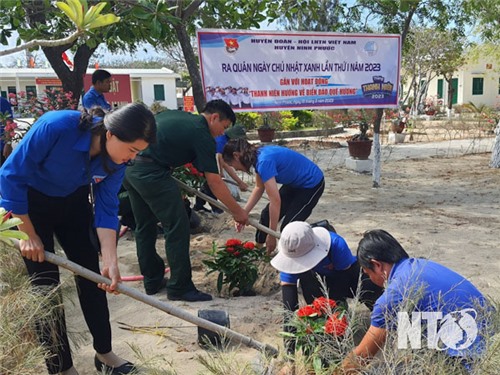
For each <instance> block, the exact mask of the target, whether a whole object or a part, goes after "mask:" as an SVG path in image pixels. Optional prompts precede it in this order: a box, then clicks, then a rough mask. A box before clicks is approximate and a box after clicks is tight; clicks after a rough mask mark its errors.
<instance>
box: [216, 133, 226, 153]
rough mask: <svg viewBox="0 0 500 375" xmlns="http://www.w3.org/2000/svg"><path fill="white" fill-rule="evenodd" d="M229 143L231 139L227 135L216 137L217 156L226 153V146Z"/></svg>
mask: <svg viewBox="0 0 500 375" xmlns="http://www.w3.org/2000/svg"><path fill="white" fill-rule="evenodd" d="M228 141H229V137H228V136H227V135H225V134H222V135H219V136H218V137H215V152H216V153H217V154H222V152H223V151H224V146H225V145H226V143H227V142H228Z"/></svg>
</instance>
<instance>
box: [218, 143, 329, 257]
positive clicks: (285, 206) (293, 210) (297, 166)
mask: <svg viewBox="0 0 500 375" xmlns="http://www.w3.org/2000/svg"><path fill="white" fill-rule="evenodd" d="M222 157H223V159H224V161H225V162H226V163H227V164H229V165H230V166H231V167H233V168H234V169H236V170H239V171H244V172H247V173H250V171H251V169H252V168H254V169H255V174H256V176H255V188H254V189H253V191H252V193H251V195H250V197H249V198H248V201H247V203H246V205H245V208H244V209H245V211H246V212H247V213H250V211H251V210H252V209H253V208H254V207H255V205H256V204H257V202H258V201H259V200H260V198H261V197H262V195H263V194H264V191H265V192H266V193H267V196H268V198H269V204H268V205H266V207H265V208H264V209H263V210H262V212H261V215H260V223H261V224H262V225H264V226H266V227H269V228H270V229H272V230H274V231H276V230H277V229H278V223H279V221H280V220H281V229H283V228H284V227H285V226H286V225H287V224H288V223H290V222H291V221H297V220H306V219H307V218H308V217H309V215H311V212H312V210H313V208H314V207H315V206H316V204H317V203H318V200H319V198H320V197H321V195H322V194H323V190H324V189H325V179H324V177H323V172H322V171H321V169H320V168H319V167H318V166H317V165H316V164H315V163H313V162H312V161H311V160H309V159H308V158H307V157H305V156H304V155H302V154H300V153H298V152H296V151H293V150H290V149H288V148H286V147H280V146H262V147H256V146H254V145H252V144H250V143H249V142H248V141H246V140H244V139H235V140H230V141H229V142H228V143H227V144H226V146H225V147H224V151H223V154H222ZM278 184H281V187H278ZM238 229H240V230H241V228H238ZM255 241H256V242H257V243H258V244H264V243H265V245H266V249H267V252H268V253H269V254H271V253H272V252H273V251H274V250H275V249H276V238H275V237H273V236H271V235H267V234H266V233H264V232H262V231H257V233H256V235H255Z"/></svg>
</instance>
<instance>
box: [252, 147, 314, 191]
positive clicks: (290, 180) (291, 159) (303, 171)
mask: <svg viewBox="0 0 500 375" xmlns="http://www.w3.org/2000/svg"><path fill="white" fill-rule="evenodd" d="M255 171H256V172H257V173H258V174H259V176H260V178H261V179H262V182H264V183H265V182H266V181H268V180H269V179H271V178H273V177H274V178H275V179H276V182H277V183H279V184H283V185H289V186H291V187H294V188H306V189H310V188H313V187H315V186H316V185H318V184H319V183H320V182H321V180H322V179H323V172H322V171H321V169H319V167H318V166H317V165H316V164H314V163H313V162H312V161H311V160H309V159H308V158H307V157H305V156H304V155H302V154H300V153H298V152H296V151H293V150H290V149H288V148H286V147H280V146H264V147H261V148H259V150H258V151H257V162H256V163H255Z"/></svg>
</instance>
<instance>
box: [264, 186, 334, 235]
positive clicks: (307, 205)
mask: <svg viewBox="0 0 500 375" xmlns="http://www.w3.org/2000/svg"><path fill="white" fill-rule="evenodd" d="M324 190H325V179H322V180H321V181H320V183H319V184H317V185H316V186H315V187H313V188H310V189H298V188H294V187H291V186H288V185H283V186H281V188H280V198H281V208H280V217H279V220H282V219H283V220H282V222H281V227H280V228H281V230H283V228H284V227H285V226H286V225H287V224H288V223H290V222H292V221H305V220H306V219H307V218H308V217H309V216H310V215H311V212H312V210H313V208H314V207H315V206H316V204H317V203H318V201H319V198H320V197H321V195H322V194H323V191H324ZM260 223H261V224H262V225H264V226H266V227H269V204H267V205H266V207H264V209H263V210H262V212H261V214H260ZM266 237H267V233H265V232H262V231H259V230H258V231H257V233H256V234H255V242H257V243H265V242H266Z"/></svg>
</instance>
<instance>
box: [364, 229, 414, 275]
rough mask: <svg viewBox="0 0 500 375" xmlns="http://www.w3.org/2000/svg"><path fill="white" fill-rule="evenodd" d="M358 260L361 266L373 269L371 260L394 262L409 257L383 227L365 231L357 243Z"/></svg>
mask: <svg viewBox="0 0 500 375" xmlns="http://www.w3.org/2000/svg"><path fill="white" fill-rule="evenodd" d="M357 255H358V262H359V265H360V266H361V267H363V268H368V269H373V264H372V262H371V260H378V261H380V262H385V263H390V264H395V263H398V262H399V261H400V260H402V259H406V258H409V257H410V256H409V255H408V253H407V252H406V251H405V249H403V246H401V244H400V243H399V242H398V241H397V240H396V239H395V238H394V237H393V236H392V235H390V234H389V233H388V232H386V231H385V230H383V229H374V230H370V231H367V232H365V234H364V235H363V238H362V239H361V241H359V245H358V251H357Z"/></svg>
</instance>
